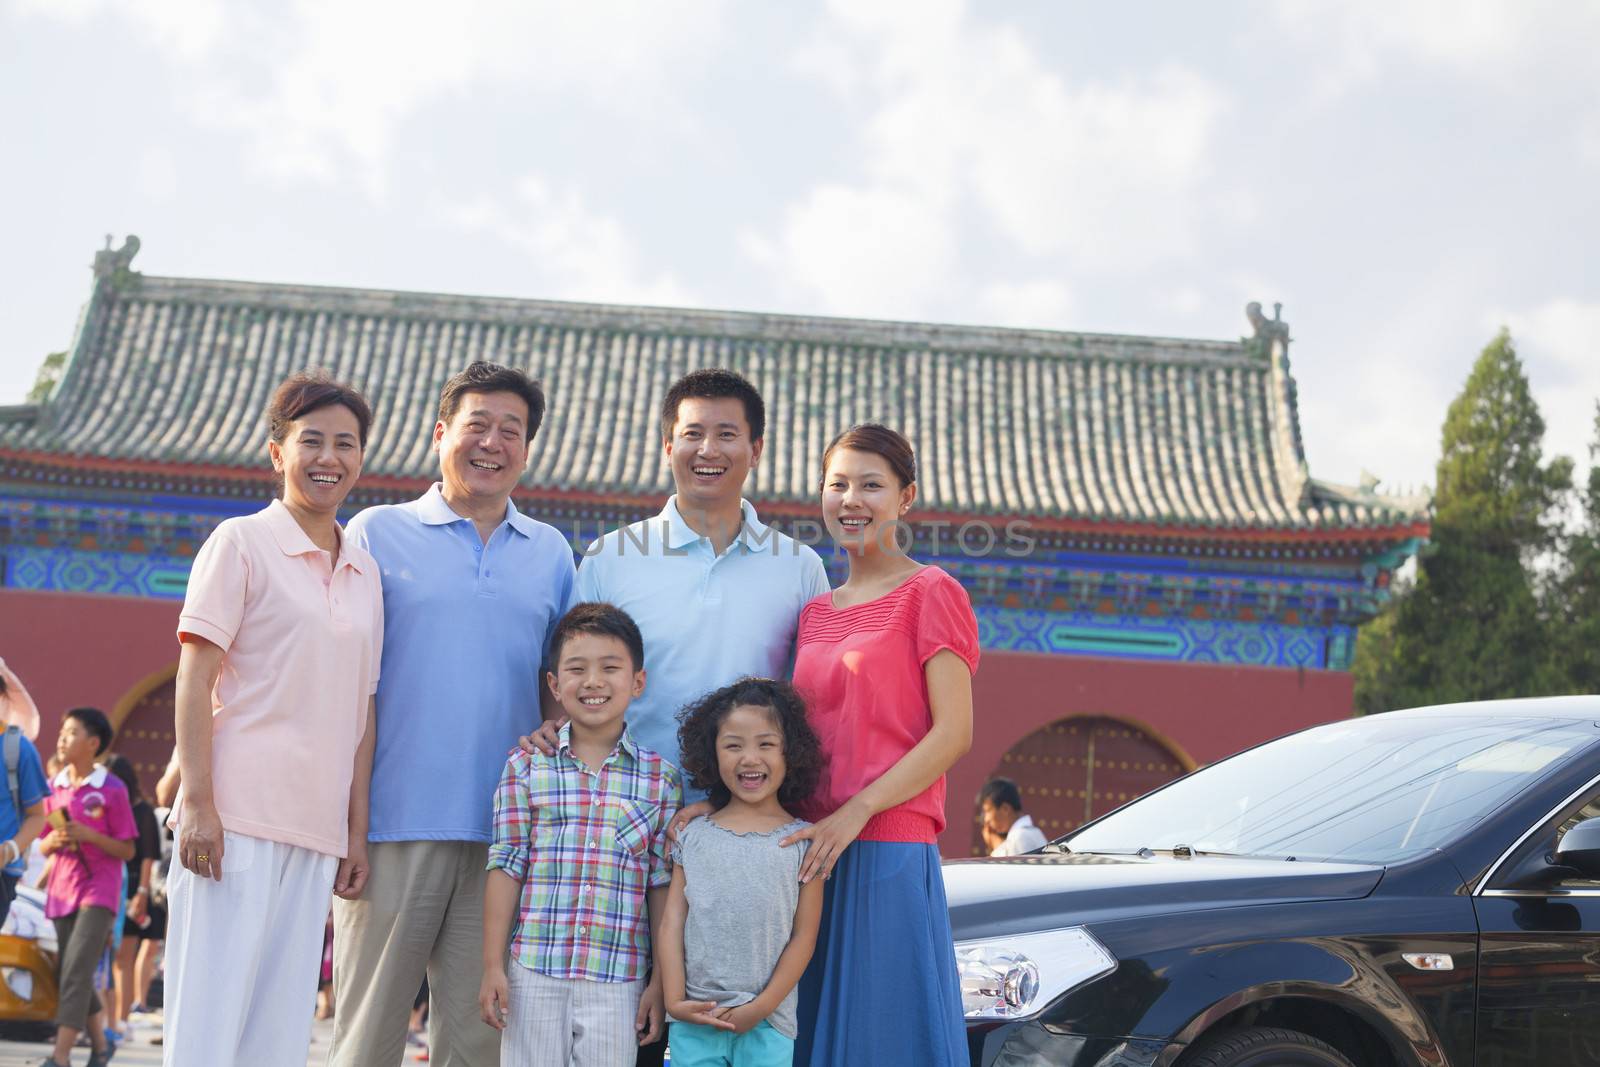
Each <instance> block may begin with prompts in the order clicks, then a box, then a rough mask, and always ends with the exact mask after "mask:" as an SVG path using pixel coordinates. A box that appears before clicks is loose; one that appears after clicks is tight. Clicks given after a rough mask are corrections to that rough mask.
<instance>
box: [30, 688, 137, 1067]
mask: <svg viewBox="0 0 1600 1067" xmlns="http://www.w3.org/2000/svg"><path fill="white" fill-rule="evenodd" d="M111 733H112V731H111V721H110V720H109V719H107V718H106V714H105V712H103V711H101V710H100V709H99V708H73V709H72V710H71V711H68V712H67V714H66V716H65V717H64V718H63V719H62V721H61V733H60V734H59V736H58V737H57V738H56V756H57V757H58V758H59V759H60V760H61V771H60V773H58V774H57V775H56V777H55V780H54V781H53V782H52V783H51V786H52V793H51V796H50V801H49V805H48V808H49V810H48V813H47V815H46V818H47V819H48V820H49V822H50V825H51V827H52V829H51V830H50V833H48V834H47V835H45V837H44V839H43V841H42V842H41V849H42V851H43V852H44V854H45V855H46V856H48V857H49V858H50V859H49V862H50V873H49V877H48V881H47V882H46V884H45V908H44V913H45V917H46V918H48V919H50V920H51V921H52V922H54V923H55V927H56V944H57V946H58V947H57V957H56V974H57V978H56V988H57V989H58V990H59V993H58V994H57V997H56V1040H55V1049H54V1051H53V1053H52V1055H51V1057H50V1058H49V1059H48V1060H46V1061H45V1067H67V1065H68V1064H69V1063H70V1061H71V1056H72V1047H73V1045H75V1044H77V1041H78V1035H79V1034H81V1033H82V1032H83V1031H85V1030H87V1031H88V1032H89V1045H90V1049H91V1051H90V1054H89V1067H104V1065H105V1064H106V1063H109V1062H110V1060H111V1055H112V1053H113V1052H114V1051H115V1049H114V1048H113V1046H112V1045H111V1043H110V1042H109V1041H108V1040H107V1036H106V1030H105V1021H106V1020H105V1011H104V1005H103V1004H102V1003H101V1000H100V995H99V994H98V993H96V992H95V988H94V977H95V968H96V967H97V966H98V965H99V963H100V957H101V956H102V955H103V954H104V953H105V950H106V943H107V941H108V939H109V938H110V935H111V924H112V923H113V922H114V921H115V920H116V915H117V911H118V909H119V907H120V906H121V903H122V878H123V872H124V867H123V865H124V864H125V863H127V862H128V860H130V859H132V858H133V855H134V853H135V848H134V844H133V837H134V834H135V832H136V831H135V827H134V825H133V809H132V807H131V806H130V805H129V804H128V791H127V789H126V788H125V787H124V786H123V784H122V782H121V781H120V780H119V779H118V778H117V777H116V776H115V775H113V774H112V773H111V772H110V771H108V770H106V768H105V767H102V766H100V764H99V763H98V762H97V760H99V758H100V755H101V753H103V752H104V751H105V750H106V748H107V747H108V746H109V745H110V744H111Z"/></svg>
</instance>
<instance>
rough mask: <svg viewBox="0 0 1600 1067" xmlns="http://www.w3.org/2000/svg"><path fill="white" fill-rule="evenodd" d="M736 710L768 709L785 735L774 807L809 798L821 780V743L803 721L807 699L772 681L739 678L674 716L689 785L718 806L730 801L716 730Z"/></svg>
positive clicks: (792, 688) (790, 688)
mask: <svg viewBox="0 0 1600 1067" xmlns="http://www.w3.org/2000/svg"><path fill="white" fill-rule="evenodd" d="M738 707H754V708H766V709H767V711H768V712H769V713H770V714H771V715H772V721H773V723H774V725H776V726H777V727H778V728H779V729H780V730H782V731H783V762H784V765H785V768H786V769H785V771H784V775H783V784H782V785H780V786H779V787H778V803H780V804H782V805H784V806H785V807H787V806H788V805H790V804H794V803H798V802H799V801H802V800H805V799H806V798H807V797H809V796H810V795H811V794H812V792H813V791H814V790H815V789H816V788H817V780H818V779H819V778H821V777H822V764H823V755H822V742H821V741H820V740H818V738H817V734H816V731H814V730H813V729H811V723H810V722H808V721H807V720H806V704H805V701H804V700H802V699H801V697H800V694H799V693H798V692H796V691H795V688H794V686H792V685H790V684H789V683H787V682H779V681H774V680H773V679H771V678H741V679H739V680H738V681H737V682H734V683H733V684H732V685H725V686H723V687H722V688H721V689H718V690H716V691H715V692H712V693H707V694H706V695H705V696H703V697H701V698H700V699H699V700H697V701H695V702H694V703H693V704H690V705H689V706H688V707H686V708H684V709H683V711H681V712H679V713H678V724H679V725H678V753H679V756H678V758H679V761H680V766H682V768H683V770H684V773H685V774H686V775H688V778H689V784H690V785H691V786H693V787H694V788H696V789H703V790H705V791H706V793H707V794H709V795H710V798H711V803H713V804H715V805H716V806H717V807H719V808H721V807H725V806H726V805H727V804H728V803H729V802H731V801H732V800H733V794H732V793H731V792H730V791H729V789H728V786H727V783H725V782H724V781H723V780H722V775H721V773H719V771H718V769H717V731H718V730H719V729H721V727H722V720H724V719H726V718H727V717H728V715H729V714H731V713H732V711H733V709H734V708H738Z"/></svg>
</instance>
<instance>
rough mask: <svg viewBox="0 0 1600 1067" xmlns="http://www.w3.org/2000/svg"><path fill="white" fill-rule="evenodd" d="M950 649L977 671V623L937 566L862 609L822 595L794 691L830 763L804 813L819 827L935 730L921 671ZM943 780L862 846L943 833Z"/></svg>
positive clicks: (808, 615) (809, 606)
mask: <svg viewBox="0 0 1600 1067" xmlns="http://www.w3.org/2000/svg"><path fill="white" fill-rule="evenodd" d="M944 649H950V650H951V651H953V652H955V654H956V655H958V656H960V657H961V659H962V660H963V661H965V663H966V664H967V668H968V669H969V670H971V671H976V670H977V669H978V620H977V619H976V618H975V617H974V616H973V613H972V600H971V598H969V597H968V596H967V591H966V590H965V589H963V588H962V587H961V583H960V582H958V581H956V580H955V579H954V578H952V577H951V576H950V575H949V574H947V573H946V572H944V571H942V570H940V569H939V568H938V567H932V566H929V567H923V568H922V569H921V570H919V571H918V572H917V573H916V574H914V575H912V576H911V578H909V579H908V580H907V581H905V582H904V583H902V584H901V585H900V586H898V587H897V588H895V589H893V590H892V591H890V592H888V593H885V594H884V595H883V596H881V597H878V598H877V599H875V600H869V601H867V602H866V603H864V604H855V605H852V606H851V607H848V608H836V607H834V606H833V594H832V593H823V594H822V595H821V596H818V597H815V598H813V599H812V600H810V601H808V602H807V603H806V606H805V607H804V608H802V609H801V611H800V630H799V635H798V637H797V638H796V649H795V663H794V684H795V688H796V689H798V690H799V691H800V694H801V695H802V696H803V697H805V700H806V706H807V715H808V718H809V720H810V722H811V725H812V727H813V729H815V730H816V732H817V736H818V738H819V740H821V742H822V750H823V752H824V753H825V754H826V756H827V766H826V767H825V768H824V769H823V772H822V778H821V781H820V782H819V783H818V785H817V791H816V792H815V793H814V794H813V795H812V797H811V799H810V801H808V802H807V803H805V804H803V805H801V806H800V815H801V816H802V817H803V818H806V819H809V820H810V821H812V822H816V821H818V820H820V819H823V818H825V817H827V816H828V815H831V814H832V813H833V812H835V811H837V810H838V809H839V807H840V806H841V805H843V804H844V803H845V801H847V800H849V799H850V798H851V797H853V796H855V795H856V794H857V793H859V792H861V790H863V789H865V788H866V787H867V786H868V785H870V784H872V782H874V781H876V780H877V779H878V778H879V777H881V776H882V775H883V773H884V772H885V771H887V770H888V769H889V768H890V767H892V766H894V764H895V763H897V762H898V761H899V760H900V758H901V757H902V756H904V755H905V754H906V753H907V752H909V751H911V749H912V748H914V747H916V745H917V743H918V742H919V741H921V740H922V739H923V738H924V737H926V736H927V734H928V731H929V730H930V729H931V728H932V726H933V712H932V709H931V707H930V704H929V701H928V680H927V675H926V674H925V673H924V671H923V668H924V667H925V666H926V664H927V662H928V661H929V660H930V659H932V658H933V657H934V655H935V654H937V653H938V652H940V651H942V650H944ZM944 793H945V781H944V778H943V777H940V778H939V780H938V781H936V782H934V783H933V784H932V785H930V786H929V787H928V788H927V789H924V790H923V791H922V792H921V793H918V794H917V795H916V796H914V797H912V798H911V799H910V800H907V801H906V802H905V803H903V804H898V805H896V806H895V807H892V808H889V809H888V810H887V811H881V812H879V813H878V814H877V815H874V816H873V817H872V818H871V819H869V820H868V821H867V825H866V826H865V827H864V828H863V829H862V831H861V834H860V840H863V841H914V842H923V843H928V844H931V843H933V842H934V841H935V840H936V839H937V838H938V836H939V832H940V831H941V830H943V829H944V825H945V818H944Z"/></svg>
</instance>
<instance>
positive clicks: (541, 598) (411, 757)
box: [347, 483, 574, 842]
mask: <svg viewBox="0 0 1600 1067" xmlns="http://www.w3.org/2000/svg"><path fill="white" fill-rule="evenodd" d="M347 532H348V533H349V535H350V536H351V537H353V538H354V539H355V540H356V542H357V543H358V544H360V545H361V546H362V547H364V548H365V549H366V550H367V551H368V552H371V553H372V555H373V558H375V559H376V560H377V561H378V567H379V569H380V570H381V571H382V573H383V668H382V674H381V675H380V676H379V679H378V747H377V751H376V753H375V755H374V757H373V764H372V794H371V796H372V815H371V821H370V824H369V828H368V834H367V837H368V839H369V840H372V841H485V842H487V841H490V840H492V834H491V833H490V817H491V814H492V811H491V809H492V806H493V801H494V790H495V785H496V784H497V783H498V782H499V781H500V772H501V771H502V770H503V769H504V768H505V764H506V753H507V752H509V751H510V750H511V749H513V748H515V747H516V744H517V738H518V737H520V736H521V735H523V734H526V733H530V732H531V731H533V730H534V729H536V728H537V727H538V725H539V721H540V714H539V693H540V691H541V689H542V687H543V685H544V675H543V666H544V658H545V651H546V649H545V646H546V641H547V638H548V636H549V633H550V631H551V629H552V628H553V627H554V626H555V624H556V622H557V620H559V619H560V618H561V616H562V615H563V614H564V613H565V612H566V610H567V608H568V607H570V606H571V604H572V589H573V582H574V570H573V565H572V548H571V546H570V545H569V544H568V543H567V539H566V538H565V537H563V536H562V535H561V534H560V533H559V532H558V531H557V530H556V529H555V528H554V527H552V526H549V525H546V524H545V523H542V522H539V521H537V520H535V519H530V518H528V517H527V516H526V515H524V514H522V513H521V512H519V511H517V509H516V508H515V507H513V506H512V505H511V504H510V503H509V502H507V504H506V517H505V521H504V522H502V523H501V524H500V525H499V526H498V527H496V528H495V531H494V534H493V535H492V536H490V538H489V541H488V543H487V544H485V543H484V542H483V541H482V540H481V539H480V538H479V537H478V531H477V530H476V529H475V528H474V527H473V525H472V520H470V519H466V518H462V517H461V516H460V515H457V514H456V513H455V512H454V511H451V510H450V505H448V504H446V503H445V501H444V496H443V494H442V493H441V492H440V487H439V485H438V484H437V483H435V484H434V486H433V488H432V489H429V490H428V491H427V493H425V494H424V495H423V496H422V497H421V498H420V499H417V500H413V501H411V502H409V503H406V504H385V505H381V506H379V507H373V508H368V509H367V510H365V511H363V512H361V513H360V514H358V515H357V516H356V517H355V518H353V519H351V520H350V524H349V526H348V527H347Z"/></svg>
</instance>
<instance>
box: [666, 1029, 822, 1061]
mask: <svg viewBox="0 0 1600 1067" xmlns="http://www.w3.org/2000/svg"><path fill="white" fill-rule="evenodd" d="M667 1047H668V1049H670V1050H671V1052H672V1067H790V1065H791V1064H792V1063H794V1038H792V1037H784V1036H783V1035H782V1034H780V1033H778V1031H776V1030H774V1029H773V1028H772V1024H771V1023H769V1022H767V1021H766V1020H765V1019H762V1020H761V1021H760V1022H758V1023H756V1025H755V1026H754V1027H753V1028H751V1029H750V1031H749V1032H747V1033H743V1034H736V1033H734V1032H733V1031H732V1030H718V1029H717V1028H716V1027H714V1026H701V1025H700V1024H699V1023H680V1022H678V1021H677V1020H673V1022H672V1025H671V1026H670V1027H668V1029H667Z"/></svg>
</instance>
